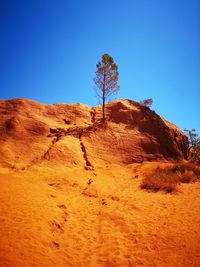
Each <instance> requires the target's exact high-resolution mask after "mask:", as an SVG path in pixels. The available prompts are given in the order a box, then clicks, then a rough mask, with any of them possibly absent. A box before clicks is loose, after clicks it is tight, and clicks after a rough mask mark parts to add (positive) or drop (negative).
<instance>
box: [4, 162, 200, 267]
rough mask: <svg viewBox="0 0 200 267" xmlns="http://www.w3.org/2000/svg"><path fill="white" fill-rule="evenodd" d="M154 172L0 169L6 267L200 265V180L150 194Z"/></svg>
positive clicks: (137, 167)
mask: <svg viewBox="0 0 200 267" xmlns="http://www.w3.org/2000/svg"><path fill="white" fill-rule="evenodd" d="M151 164H153V163H151ZM150 167H151V166H150V165H149V164H141V165H139V164H133V165H130V166H129V167H127V168H125V167H120V166H117V165H112V166H108V167H105V168H98V169H95V170H88V171H86V170H84V169H78V168H73V169H70V168H63V169H59V168H58V169H56V168H54V169H50V168H49V169H47V168H46V169H45V168H42V166H41V167H40V168H37V169H36V168H35V169H34V168H32V169H30V170H29V171H26V172H21V173H18V174H13V173H9V172H6V171H5V170H1V175H0V189H1V190H0V226H1V227H0V266H1V267H5V266H9V267H25V266H27V267H32V266H35V267H43V266H48V267H53V266H57V267H70V266H73V267H81V266H82V267H122V266H123V267H125V266H128V267H133V266H158V267H164V266H166V267H174V266H177V267H184V266H185V267H191V266H200V253H199V252H200V212H199V210H200V197H199V194H200V183H195V184H189V185H181V186H180V187H179V189H180V190H179V192H178V193H176V194H164V193H148V192H145V191H142V190H141V189H140V188H139V185H140V182H141V179H142V174H143V172H145V171H147V170H148V168H150Z"/></svg>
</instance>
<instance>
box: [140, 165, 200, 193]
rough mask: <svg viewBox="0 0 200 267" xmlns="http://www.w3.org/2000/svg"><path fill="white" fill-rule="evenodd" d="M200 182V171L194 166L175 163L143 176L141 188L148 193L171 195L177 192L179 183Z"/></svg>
mask: <svg viewBox="0 0 200 267" xmlns="http://www.w3.org/2000/svg"><path fill="white" fill-rule="evenodd" d="M196 181H200V169H199V168H198V167H196V166H195V165H194V164H189V163H177V164H175V165H174V166H172V167H167V168H165V169H161V168H157V169H155V170H154V171H152V173H148V174H146V175H145V178H144V179H143V181H142V184H141V188H142V189H146V190H148V191H153V192H157V191H164V192H166V193H172V192H175V191H177V186H178V184H180V183H193V182H196Z"/></svg>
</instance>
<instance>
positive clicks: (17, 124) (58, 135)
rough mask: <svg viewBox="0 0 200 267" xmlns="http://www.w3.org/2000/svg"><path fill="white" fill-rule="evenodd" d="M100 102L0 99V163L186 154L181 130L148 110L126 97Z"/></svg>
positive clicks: (99, 162)
mask: <svg viewBox="0 0 200 267" xmlns="http://www.w3.org/2000/svg"><path fill="white" fill-rule="evenodd" d="M101 112H102V110H101V107H94V108H91V107H89V106H86V105H83V104H54V105H46V104H42V103H38V102H36V101H32V100H28V99H12V100H1V101H0V164H1V166H4V167H10V168H17V169H27V168H29V167H31V166H33V165H40V164H47V165H51V166H54V165H61V166H69V167H70V166H82V167H86V168H93V167H95V166H105V165H107V164H111V163H114V164H121V165H124V164H130V163H133V162H143V161H145V160H149V161H158V160H177V159H181V158H185V157H186V156H187V150H188V143H187V138H186V137H185V135H184V134H183V133H182V132H181V131H180V130H179V129H178V128H177V127H176V126H175V125H173V124H171V123H169V122H167V121H166V120H164V119H163V118H161V117H160V116H159V115H157V114H156V113H155V112H154V111H152V110H150V109H149V108H146V107H143V106H141V105H140V104H139V103H137V102H134V101H131V100H118V101H115V102H112V103H109V104H107V105H106V117H107V124H106V127H105V126H104V125H102V123H101Z"/></svg>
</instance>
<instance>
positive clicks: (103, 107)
mask: <svg viewBox="0 0 200 267" xmlns="http://www.w3.org/2000/svg"><path fill="white" fill-rule="evenodd" d="M105 80H106V74H105V73H104V77H103V99H102V100H103V101H102V102H103V106H102V112H103V123H104V122H105Z"/></svg>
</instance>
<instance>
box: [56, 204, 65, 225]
mask: <svg viewBox="0 0 200 267" xmlns="http://www.w3.org/2000/svg"><path fill="white" fill-rule="evenodd" d="M57 207H58V208H60V209H61V210H62V212H63V215H62V218H63V220H64V222H66V221H67V217H68V212H67V207H66V206H65V204H58V205H57Z"/></svg>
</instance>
